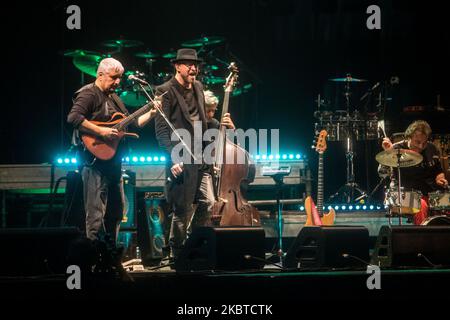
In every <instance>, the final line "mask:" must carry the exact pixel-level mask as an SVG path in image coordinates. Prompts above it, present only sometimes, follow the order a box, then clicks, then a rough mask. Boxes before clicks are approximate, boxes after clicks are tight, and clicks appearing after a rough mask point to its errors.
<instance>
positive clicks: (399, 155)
mask: <svg viewBox="0 0 450 320" xmlns="http://www.w3.org/2000/svg"><path fill="white" fill-rule="evenodd" d="M401 157H402V154H401V153H400V149H398V151H397V173H398V190H397V192H398V224H399V225H400V226H401V225H402V191H401V178H400V158H401Z"/></svg>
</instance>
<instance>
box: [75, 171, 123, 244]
mask: <svg viewBox="0 0 450 320" xmlns="http://www.w3.org/2000/svg"><path fill="white" fill-rule="evenodd" d="M82 179H83V188H84V208H85V211H86V236H87V237H88V238H89V239H91V240H97V239H98V238H99V234H101V233H106V234H108V235H109V236H110V237H111V238H112V239H113V241H114V243H116V241H117V235H118V233H119V227H120V223H121V221H122V217H123V212H124V206H125V205H124V204H125V194H124V190H123V181H122V178H121V175H120V174H115V175H108V174H104V173H102V172H101V171H100V170H98V169H97V168H96V167H95V166H91V167H89V166H85V167H83V169H82Z"/></svg>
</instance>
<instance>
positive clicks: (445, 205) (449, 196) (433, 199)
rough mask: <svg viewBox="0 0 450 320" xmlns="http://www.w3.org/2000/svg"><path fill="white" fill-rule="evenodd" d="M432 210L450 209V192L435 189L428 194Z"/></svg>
mask: <svg viewBox="0 0 450 320" xmlns="http://www.w3.org/2000/svg"><path fill="white" fill-rule="evenodd" d="M428 198H429V202H430V210H449V211H450V192H443V191H435V192H430V193H429V194H428Z"/></svg>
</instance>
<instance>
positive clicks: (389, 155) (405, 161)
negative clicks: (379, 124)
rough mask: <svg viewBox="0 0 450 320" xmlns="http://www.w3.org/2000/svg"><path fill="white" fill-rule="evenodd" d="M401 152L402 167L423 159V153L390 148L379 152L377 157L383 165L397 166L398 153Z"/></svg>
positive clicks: (417, 162) (415, 163)
mask: <svg viewBox="0 0 450 320" xmlns="http://www.w3.org/2000/svg"><path fill="white" fill-rule="evenodd" d="M398 153H400V168H406V167H412V166H415V165H417V164H419V163H421V162H422V161H423V157H422V155H421V154H419V153H417V152H415V151H412V150H409V149H394V148H391V149H388V150H385V151H381V152H379V153H378V154H377V155H376V156H375V159H376V160H377V161H378V162H379V163H380V164H382V165H385V166H388V167H397V154H398Z"/></svg>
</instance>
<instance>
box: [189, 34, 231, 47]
mask: <svg viewBox="0 0 450 320" xmlns="http://www.w3.org/2000/svg"><path fill="white" fill-rule="evenodd" d="M224 41H225V38H224V37H215V36H212V37H202V38H199V39H194V40H189V41H186V42H183V43H182V44H181V46H182V47H188V48H195V47H202V46H208V45H212V44H218V43H222V42H224Z"/></svg>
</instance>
